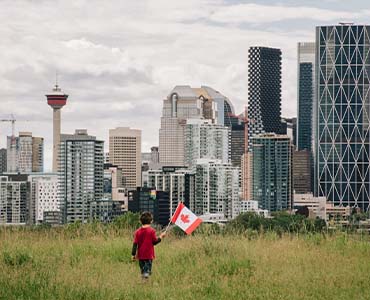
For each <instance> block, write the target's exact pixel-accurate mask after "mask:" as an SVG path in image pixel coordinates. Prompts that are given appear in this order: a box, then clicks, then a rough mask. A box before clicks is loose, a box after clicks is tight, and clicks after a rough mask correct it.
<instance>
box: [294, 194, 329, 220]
mask: <svg viewBox="0 0 370 300" xmlns="http://www.w3.org/2000/svg"><path fill="white" fill-rule="evenodd" d="M301 207H307V208H308V210H309V217H311V218H316V217H319V218H321V219H325V207H326V198H325V197H315V196H314V195H313V194H312V193H306V194H294V203H293V209H299V208H301Z"/></svg>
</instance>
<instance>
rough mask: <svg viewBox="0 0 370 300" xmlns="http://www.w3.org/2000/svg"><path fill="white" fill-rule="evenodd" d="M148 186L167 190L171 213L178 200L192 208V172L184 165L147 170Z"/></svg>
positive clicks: (158, 189)
mask: <svg viewBox="0 0 370 300" xmlns="http://www.w3.org/2000/svg"><path fill="white" fill-rule="evenodd" d="M148 186H149V187H150V188H154V189H156V190H157V191H164V192H168V194H169V205H170V212H171V215H172V214H173V213H174V212H175V210H176V207H177V205H178V204H179V202H184V204H185V206H187V207H190V209H192V206H191V203H194V200H193V198H194V172H192V171H190V170H188V169H185V168H184V167H175V166H168V167H167V166H165V167H162V169H160V170H149V171H148Z"/></svg>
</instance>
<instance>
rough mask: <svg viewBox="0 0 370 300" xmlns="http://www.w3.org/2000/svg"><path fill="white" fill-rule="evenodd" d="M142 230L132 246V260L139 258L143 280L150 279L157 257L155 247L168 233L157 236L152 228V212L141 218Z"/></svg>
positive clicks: (138, 231) (145, 213)
mask: <svg viewBox="0 0 370 300" xmlns="http://www.w3.org/2000/svg"><path fill="white" fill-rule="evenodd" d="M140 222H141V224H142V226H141V228H139V229H138V230H136V232H135V236H134V244H133V245H132V260H135V258H137V259H138V260H139V266H140V270H141V276H142V277H143V279H148V278H149V275H151V273H152V261H153V259H154V257H155V255H154V246H155V245H157V244H158V243H160V242H161V240H162V238H164V237H165V235H166V233H164V232H163V233H161V234H160V235H159V237H157V236H156V233H155V230H154V229H153V228H152V227H151V226H150V224H151V223H152V222H153V216H152V214H151V213H150V212H144V213H142V214H141V216H140Z"/></svg>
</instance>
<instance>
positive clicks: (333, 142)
mask: <svg viewBox="0 0 370 300" xmlns="http://www.w3.org/2000/svg"><path fill="white" fill-rule="evenodd" d="M369 37H370V26H364V25H354V24H352V23H350V24H347V23H341V24H340V25H333V26H319V27H317V28H316V74H315V75H316V78H317V88H316V96H317V107H316V114H315V143H316V145H315V159H316V161H315V184H316V187H315V193H316V194H317V195H318V196H325V197H326V198H327V200H328V201H330V202H333V203H334V205H343V206H351V207H352V206H353V207H359V208H360V209H362V210H365V211H368V210H369V205H370V159H369V155H370V138H369V135H370V126H369V124H370V115H369V112H370V102H369V91H370V75H369V74H368V70H369V69H370V60H369V59H368V58H369V54H370V38H369Z"/></svg>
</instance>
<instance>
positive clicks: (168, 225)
mask: <svg viewBox="0 0 370 300" xmlns="http://www.w3.org/2000/svg"><path fill="white" fill-rule="evenodd" d="M180 203H182V201H180V202H179V203H178V204H177V207H179V204H180ZM177 207H176V209H175V212H176V210H177ZM174 214H175V213H173V214H172V216H171V218H170V221H169V222H168V224H167V226H166V229H165V231H164V232H165V233H167V230H168V228H169V227H170V225H171V222H172V218H173V215H174Z"/></svg>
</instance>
